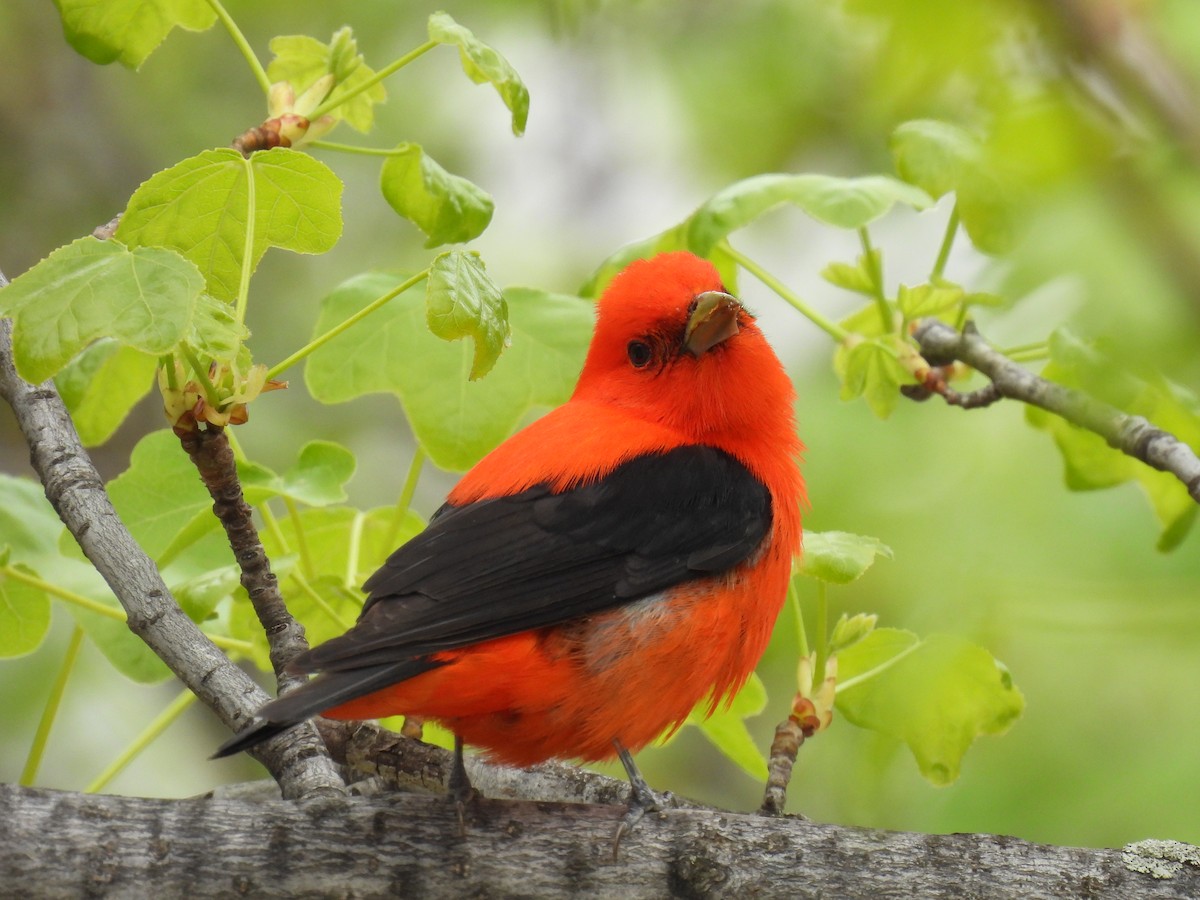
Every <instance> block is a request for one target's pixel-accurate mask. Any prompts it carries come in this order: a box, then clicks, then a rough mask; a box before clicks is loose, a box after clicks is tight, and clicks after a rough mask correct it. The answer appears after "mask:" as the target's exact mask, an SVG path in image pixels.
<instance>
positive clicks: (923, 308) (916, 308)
mask: <svg viewBox="0 0 1200 900" xmlns="http://www.w3.org/2000/svg"><path fill="white" fill-rule="evenodd" d="M963 296H964V295H963V289H962V288H960V287H958V286H957V285H954V286H936V287H935V286H934V285H932V284H919V285H917V286H916V287H912V288H910V287H909V286H908V285H905V284H902V285H900V291H899V293H898V294H897V296H896V305H897V306H898V307H900V312H902V313H903V314H904V317H905V318H906V319H920V318H924V317H925V316H940V315H942V314H943V313H946V312H949V311H950V310H952V309H956V308H957V307H958V306H959V305H960V304H961V303H962V301H963Z"/></svg>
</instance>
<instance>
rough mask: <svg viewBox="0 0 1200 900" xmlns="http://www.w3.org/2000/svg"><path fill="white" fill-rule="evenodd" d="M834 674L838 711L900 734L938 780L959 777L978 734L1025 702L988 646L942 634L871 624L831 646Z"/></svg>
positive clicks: (1005, 722) (1004, 725) (996, 726)
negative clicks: (838, 647)
mask: <svg viewBox="0 0 1200 900" xmlns="http://www.w3.org/2000/svg"><path fill="white" fill-rule="evenodd" d="M859 679H861V680H859ZM838 680H839V682H840V683H839V685H838V690H837V700H836V706H837V709H838V711H839V712H840V713H841V714H842V715H844V716H845V717H846V719H847V720H848V721H849V722H851V723H853V724H854V725H858V726H859V727H860V728H867V729H870V730H872V731H876V732H879V733H881V734H885V735H889V736H891V737H894V738H898V739H899V740H902V741H904V743H906V744H907V745H908V747H909V749H910V750H911V751H912V753H913V756H914V757H916V760H917V765H918V766H919V768H920V770H921V774H922V775H924V776H925V777H926V778H927V779H929V780H930V781H932V782H933V783H934V784H939V785H944V784H950V783H951V782H952V781H954V780H955V779H956V778H957V777H958V773H959V769H960V766H961V764H962V758H963V756H964V755H965V754H966V752H967V749H968V748H969V747H970V746H971V744H972V743H973V742H974V741H975V739H976V738H977V737H979V736H980V735H983V734H1000V733H1002V732H1004V731H1006V730H1007V729H1008V728H1009V726H1011V725H1012V723H1013V722H1014V721H1015V720H1016V719H1017V717H1018V716H1020V714H1021V712H1022V710H1023V709H1024V707H1025V699H1024V697H1022V696H1021V692H1020V691H1019V690H1017V688H1016V687H1015V686H1014V685H1013V683H1012V678H1011V677H1010V676H1009V674H1008V670H1007V669H1005V668H1004V666H1003V665H1002V664H1000V663H999V662H997V661H996V660H995V659H994V658H993V657H992V655H991V654H990V653H988V652H987V651H986V650H984V649H983V648H982V647H979V646H977V645H975V644H972V643H971V642H969V641H966V640H963V639H962V638H959V637H954V636H951V635H945V634H935V635H931V636H930V637H928V638H926V639H925V640H924V641H921V640H919V639H918V638H917V636H916V635H914V634H912V633H911V632H908V631H899V630H897V629H894V628H877V629H875V630H874V631H873V632H871V633H870V634H869V635H867V636H866V637H865V638H863V639H862V640H861V641H859V642H858V643H856V644H854V645H853V646H851V647H847V648H846V649H844V650H842V651H841V652H840V653H839V654H838ZM852 682H856V683H852Z"/></svg>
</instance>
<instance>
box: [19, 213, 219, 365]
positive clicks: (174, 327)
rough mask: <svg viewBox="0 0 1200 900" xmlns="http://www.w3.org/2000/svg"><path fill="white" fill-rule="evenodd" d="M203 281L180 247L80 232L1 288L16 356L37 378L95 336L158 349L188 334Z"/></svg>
mask: <svg viewBox="0 0 1200 900" xmlns="http://www.w3.org/2000/svg"><path fill="white" fill-rule="evenodd" d="M203 289H204V280H203V279H202V278H201V276H200V273H199V272H197V271H196V267H195V266H194V265H192V264H191V263H190V262H188V261H187V260H185V259H183V258H181V257H180V256H179V254H178V253H174V252H172V251H170V250H164V249H159V248H151V247H141V248H138V249H135V250H133V251H130V250H129V249H128V248H127V247H125V246H123V245H121V244H120V243H118V242H116V241H100V240H97V239H96V238H93V237H85V238H80V239H79V240H77V241H75V242H74V243H71V244H68V245H67V246H65V247H60V248H59V249H57V250H55V251H54V252H53V253H51V254H50V255H49V256H48V257H46V258H45V259H44V260H42V261H41V262H40V263H38V264H37V265H36V266H34V267H33V268H32V269H30V270H29V271H28V272H25V273H24V274H22V275H21V276H20V277H18V278H16V279H14V280H13V282H12V283H11V284H10V285H9V286H8V287H6V288H5V289H4V290H2V291H0V315H5V316H11V317H12V318H13V361H14V362H15V363H16V367H17V372H18V373H19V374H20V376H21V377H22V378H24V379H25V380H26V381H29V382H31V383H34V384H36V383H38V382H41V381H45V380H46V379H47V378H50V377H52V376H53V375H55V374H56V373H58V372H59V371H60V370H61V369H62V368H63V367H64V366H66V364H67V363H68V362H70V361H71V359H72V358H73V357H74V356H75V355H76V354H77V353H79V352H80V351H81V350H83V348H84V347H86V346H87V345H88V344H90V343H91V342H92V341H95V340H97V339H99V338H103V337H111V338H115V339H116V340H118V341H119V342H121V343H122V344H125V345H127V346H130V347H133V348H135V349H137V350H141V351H143V352H144V353H150V354H154V355H158V354H162V353H166V352H167V351H169V350H170V349H171V348H172V347H174V346H175V345H176V344H177V343H179V341H180V340H182V339H183V337H184V335H186V334H187V329H188V327H189V325H190V324H191V321H192V315H193V310H194V308H195V305H196V301H197V298H198V297H199V296H200V292H201V291H202V290H203Z"/></svg>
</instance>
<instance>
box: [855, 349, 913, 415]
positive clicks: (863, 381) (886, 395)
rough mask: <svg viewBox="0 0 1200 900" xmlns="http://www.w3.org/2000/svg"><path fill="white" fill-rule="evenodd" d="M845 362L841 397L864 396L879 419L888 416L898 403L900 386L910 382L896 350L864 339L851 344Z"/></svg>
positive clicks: (910, 379)
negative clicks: (897, 357)
mask: <svg viewBox="0 0 1200 900" xmlns="http://www.w3.org/2000/svg"><path fill="white" fill-rule="evenodd" d="M844 365H845V370H844V371H843V373H842V391H841V397H842V399H843V400H853V399H854V398H855V397H860V396H861V397H863V398H864V399H865V400H866V401H867V405H868V406H870V407H871V411H872V412H874V413H875V415H877V416H878V417H879V418H881V419H886V418H887V417H888V416H890V415H891V414H892V410H894V409H895V408H896V404H897V403H899V402H900V385H902V384H911V383H913V377H912V375H910V374H909V373H908V372H907V371H905V369H904V367H903V366H902V365H901V364H900V362H899V360H897V359H896V354H895V352H893V351H892V350H891V349H890V348H888V347H886V346H884V345H883V344H882V343H880V342H879V341H874V340H871V341H863V342H861V343H859V344H856V345H854V346H853V347H851V348H850V350H849V351H847V352H846V354H845V362H844Z"/></svg>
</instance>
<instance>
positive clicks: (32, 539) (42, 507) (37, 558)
mask: <svg viewBox="0 0 1200 900" xmlns="http://www.w3.org/2000/svg"><path fill="white" fill-rule="evenodd" d="M63 533H64V529H63V524H62V522H61V521H60V520H59V518H58V515H57V514H56V513H55V512H54V508H53V507H52V506H51V505H50V501H49V500H47V499H46V495H45V493H43V491H42V486H41V485H40V484H38V483H37V482H36V481H33V480H32V479H29V478H15V477H13V476H12V475H4V474H2V473H0V535H2V536H3V537H0V550H5V549H6V548H7V551H6V552H8V553H9V554H10V557H11V560H12V561H13V562H14V563H23V564H25V565H27V566H29V567H30V568H31V569H33V570H34V571H37V572H53V571H54V570H55V567H56V566H57V564H58V562H59V561H60V559H61V556H60V554H59V551H58V538H59V535H60V534H63Z"/></svg>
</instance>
